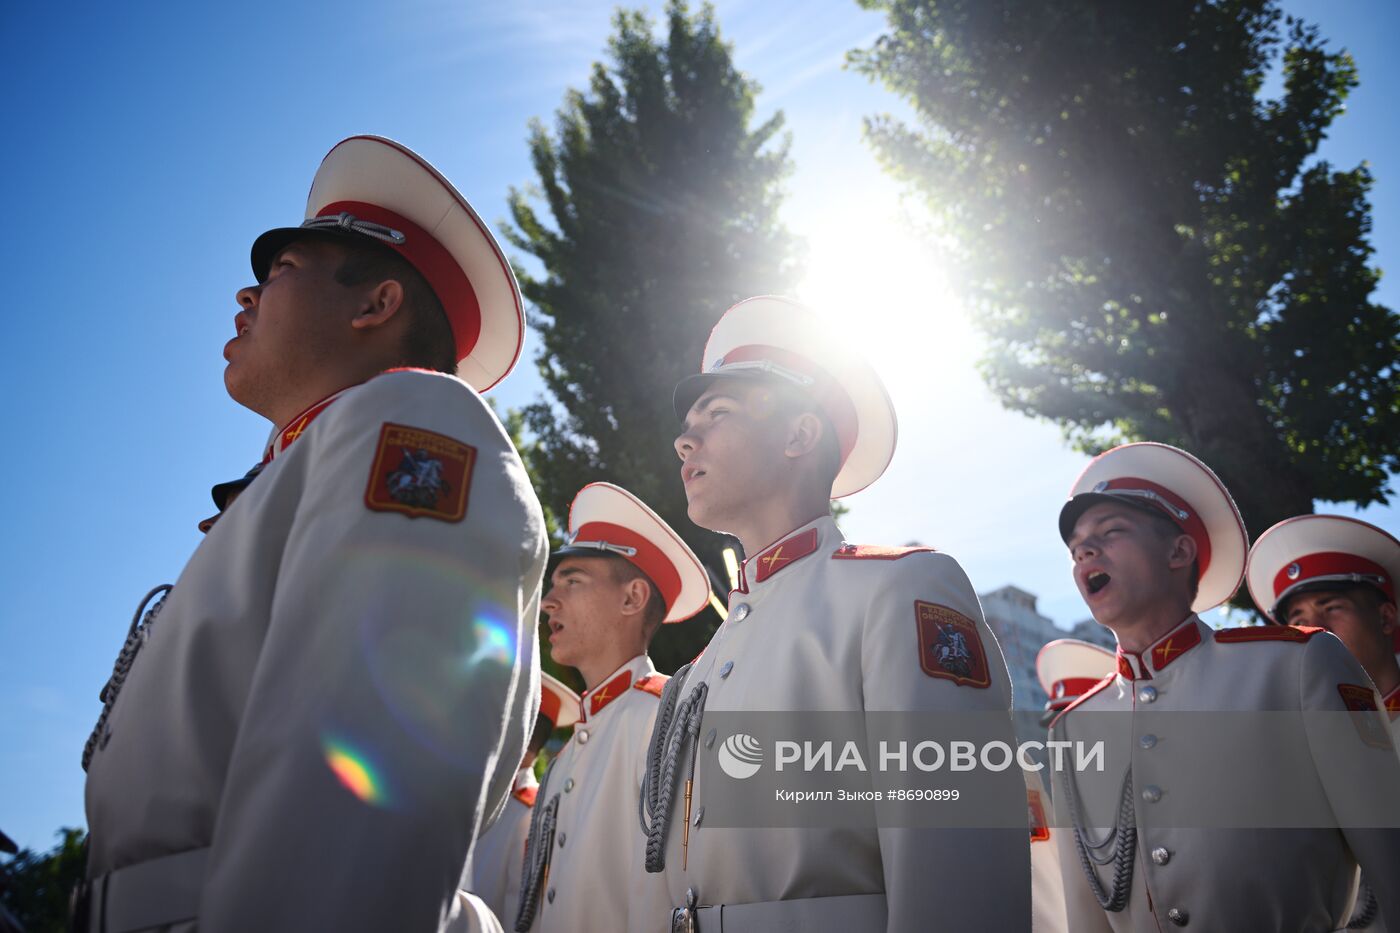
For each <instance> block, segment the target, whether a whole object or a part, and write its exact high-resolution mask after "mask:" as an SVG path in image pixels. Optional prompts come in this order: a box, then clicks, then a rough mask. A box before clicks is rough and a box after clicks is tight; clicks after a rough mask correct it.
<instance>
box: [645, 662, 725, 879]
mask: <svg viewBox="0 0 1400 933" xmlns="http://www.w3.org/2000/svg"><path fill="white" fill-rule="evenodd" d="M709 692H710V685H709V684H707V683H704V682H703V681H702V682H701V683H699V684H697V685H696V686H695V689H694V690H692V691H690V693H689V695H687V696H686V698H685V699H684V700H682V701H681V702H680V703H679V704H678V705H677V706H676V713H675V722H674V726H675V727H674V728H673V729H672V730H671V731H670V735H669V737H668V738H667V740H666V751H665V757H664V758H663V759H662V760H661V761H660V763H659V765H660V766H659V768H657V776H656V779H655V781H654V782H653V785H652V786H651V787H649V788H648V789H647V790H648V794H647V796H648V797H650V798H651V800H649V801H648V803H649V804H650V806H649V807H648V814H647V815H649V816H650V817H651V825H650V826H647V824H646V821H645V819H644V820H643V823H642V827H643V829H645V830H646V833H647V848H646V870H647V871H649V872H659V871H662V870H664V869H665V868H666V832H667V830H669V829H670V826H671V815H672V810H673V809H674V807H675V794H676V778H677V774H676V772H677V770H678V766H679V764H680V759H681V755H682V754H683V753H684V749H685V746H686V744H689V745H690V748H691V755H692V758H691V768H692V771H691V774H692V775H694V770H693V769H694V766H695V761H694V757H693V756H694V754H695V746H696V740H697V739H698V738H699V736H700V721H701V719H702V718H703V717H704V715H705V698H706V697H707V696H708V695H709Z"/></svg>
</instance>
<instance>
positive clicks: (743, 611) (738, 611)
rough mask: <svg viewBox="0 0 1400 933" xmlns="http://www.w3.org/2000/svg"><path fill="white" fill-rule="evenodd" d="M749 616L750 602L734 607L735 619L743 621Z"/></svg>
mask: <svg viewBox="0 0 1400 933" xmlns="http://www.w3.org/2000/svg"><path fill="white" fill-rule="evenodd" d="M748 617H749V604H748V603H740V604H739V605H737V606H735V607H734V621H735V622H742V621H744V620H745V619H747V618H748Z"/></svg>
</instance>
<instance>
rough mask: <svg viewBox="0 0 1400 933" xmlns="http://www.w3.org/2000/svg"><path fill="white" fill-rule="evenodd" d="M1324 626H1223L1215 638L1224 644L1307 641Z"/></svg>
mask: <svg viewBox="0 0 1400 933" xmlns="http://www.w3.org/2000/svg"><path fill="white" fill-rule="evenodd" d="M1325 631H1327V630H1326V629H1324V628H1314V627H1313V626H1311V625H1249V626H1245V627H1243V628H1223V629H1220V630H1219V631H1217V632H1216V633H1215V640H1216V641H1218V642H1222V643H1224V644H1227V645H1228V644H1233V643H1235V642H1242V641H1294V642H1305V641H1307V640H1308V639H1309V638H1312V637H1313V636H1314V635H1316V634H1317V633H1318V632H1325Z"/></svg>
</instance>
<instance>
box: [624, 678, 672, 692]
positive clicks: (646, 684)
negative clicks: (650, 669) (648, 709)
mask: <svg viewBox="0 0 1400 933" xmlns="http://www.w3.org/2000/svg"><path fill="white" fill-rule="evenodd" d="M670 679H671V678H670V677H668V676H667V675H665V674H648V675H646V676H645V677H642V678H640V679H639V680H637V681H635V682H634V683H633V684H632V689H633V690H641V691H642V692H643V693H650V694H651V695H652V696H654V697H659V696H661V691H662V690H664V689H666V681H668V680H670Z"/></svg>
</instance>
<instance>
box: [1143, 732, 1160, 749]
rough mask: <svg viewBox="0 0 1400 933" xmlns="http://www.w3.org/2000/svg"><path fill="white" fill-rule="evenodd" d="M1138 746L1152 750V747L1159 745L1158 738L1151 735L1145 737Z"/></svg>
mask: <svg viewBox="0 0 1400 933" xmlns="http://www.w3.org/2000/svg"><path fill="white" fill-rule="evenodd" d="M1138 744H1139V745H1141V746H1142V747H1143V748H1151V747H1152V746H1154V745H1156V744H1157V737H1156V736H1155V735H1152V734H1151V733H1149V734H1147V735H1144V736H1143V737H1142V738H1140V739H1138Z"/></svg>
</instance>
